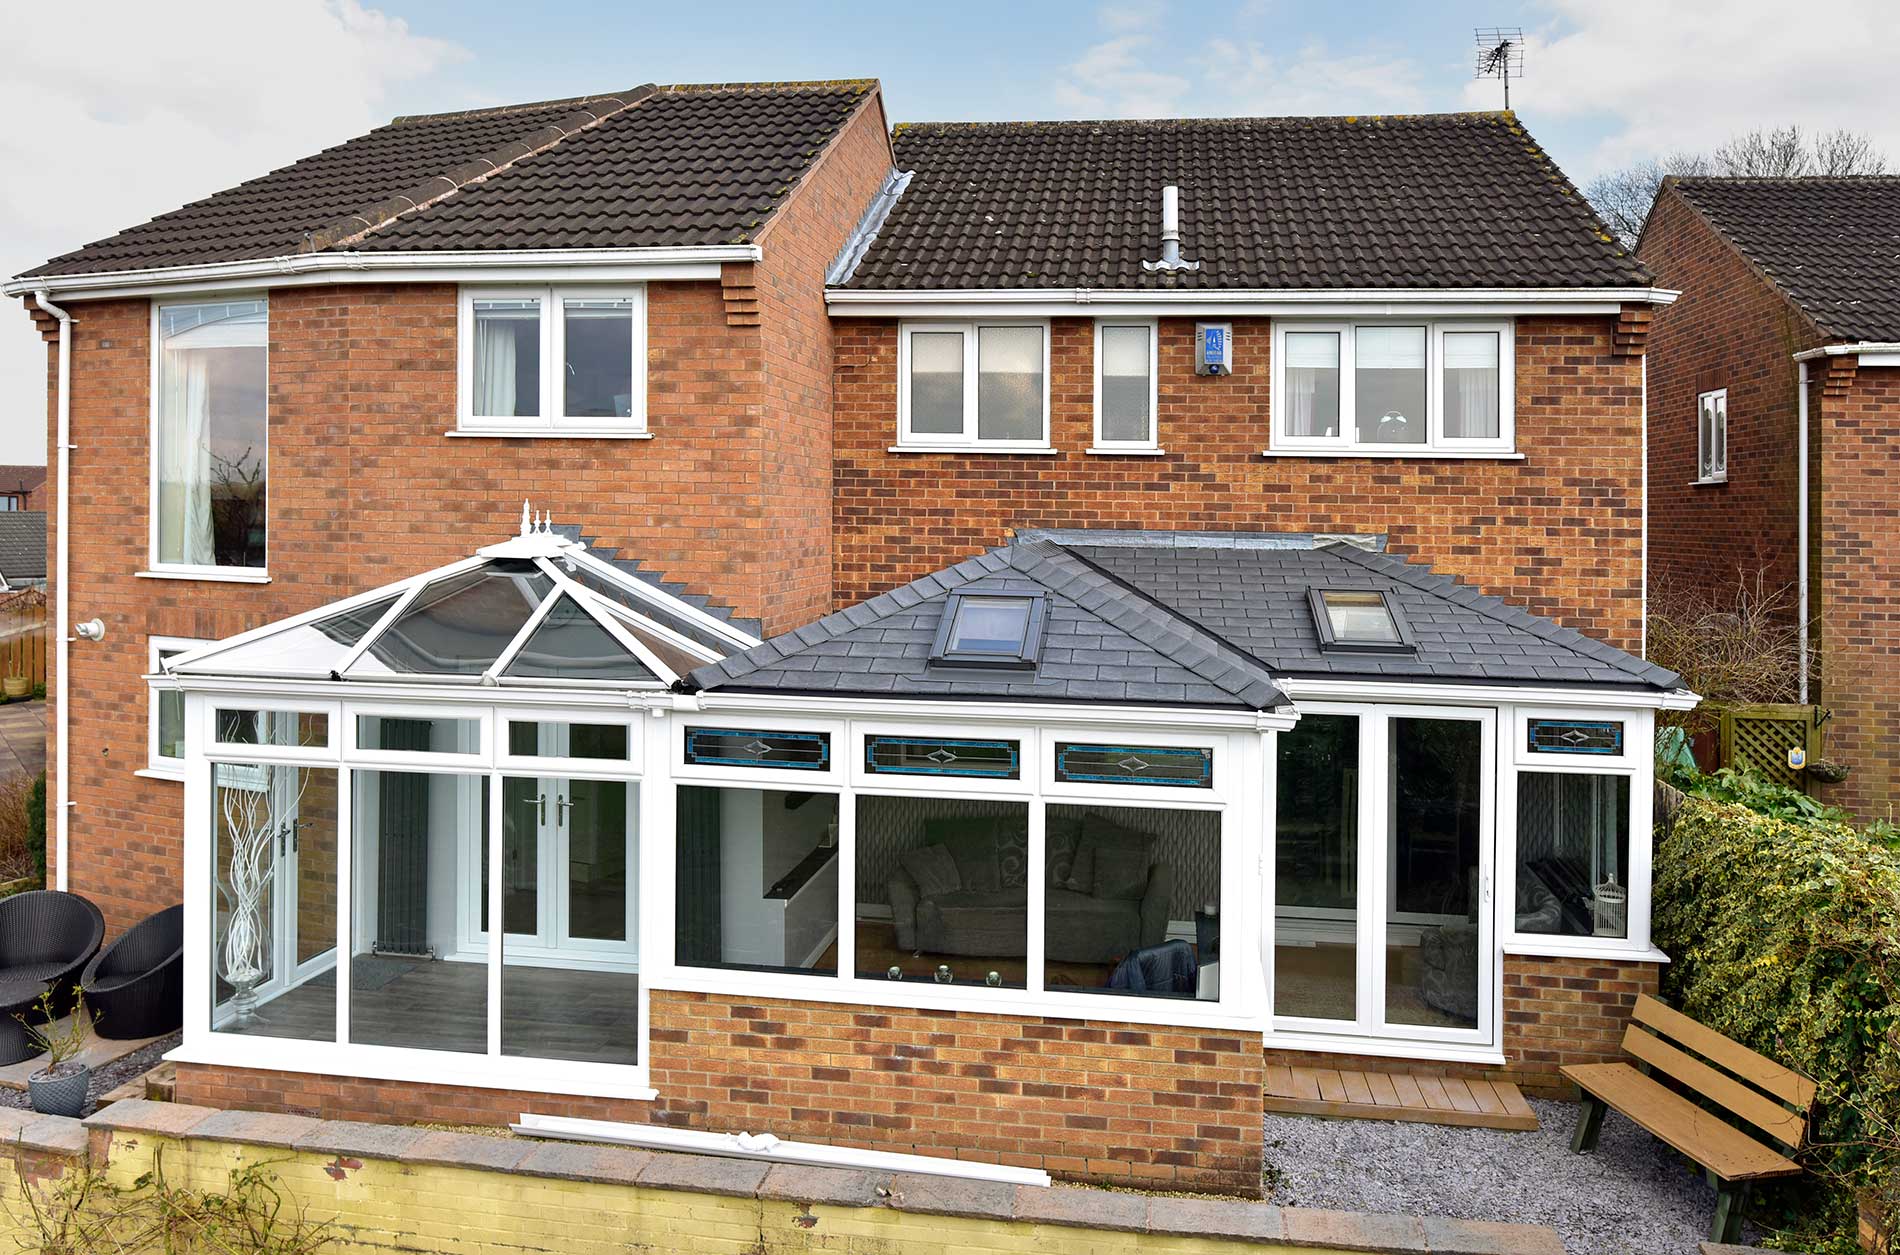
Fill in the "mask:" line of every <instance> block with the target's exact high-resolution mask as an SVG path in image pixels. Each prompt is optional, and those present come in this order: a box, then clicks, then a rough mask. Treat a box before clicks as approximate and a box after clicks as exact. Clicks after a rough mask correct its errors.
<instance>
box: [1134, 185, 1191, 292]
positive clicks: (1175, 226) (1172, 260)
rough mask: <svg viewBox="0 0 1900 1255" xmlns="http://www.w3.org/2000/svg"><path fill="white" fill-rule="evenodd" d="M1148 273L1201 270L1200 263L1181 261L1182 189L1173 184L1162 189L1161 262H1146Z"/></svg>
mask: <svg viewBox="0 0 1900 1255" xmlns="http://www.w3.org/2000/svg"><path fill="white" fill-rule="evenodd" d="M1141 268H1142V269H1143V270H1146V271H1150V272H1154V271H1165V270H1199V269H1200V268H1201V263H1200V262H1198V261H1182V260H1181V189H1180V188H1179V187H1177V186H1176V185H1174V184H1173V183H1170V184H1168V185H1167V186H1166V187H1164V188H1162V189H1161V260H1160V261H1144V262H1142V263H1141Z"/></svg>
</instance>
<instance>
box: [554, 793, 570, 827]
mask: <svg viewBox="0 0 1900 1255" xmlns="http://www.w3.org/2000/svg"><path fill="white" fill-rule="evenodd" d="M573 809H574V803H572V802H570V801H568V800H567V799H566V798H564V797H558V798H556V799H555V800H554V822H555V823H558V824H564V823H566V822H567V813H568V812H569V811H571V810H573Z"/></svg>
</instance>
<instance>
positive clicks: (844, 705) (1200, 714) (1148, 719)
mask: <svg viewBox="0 0 1900 1255" xmlns="http://www.w3.org/2000/svg"><path fill="white" fill-rule="evenodd" d="M676 705H677V707H678V708H679V709H681V710H691V711H698V712H700V713H706V714H711V713H715V712H716V713H721V714H724V713H733V714H737V713H741V712H757V713H760V714H776V715H781V716H792V715H803V716H807V717H811V718H832V719H844V718H856V719H905V720H912V721H918V720H923V721H928V720H942V721H948V722H951V723H966V724H967V723H990V722H995V723H1039V724H1103V723H1117V724H1129V725H1133V726H1138V727H1143V728H1167V727H1175V728H1202V729H1204V728H1224V729H1229V730H1239V731H1244V732H1269V731H1278V732H1284V731H1285V730H1287V729H1288V728H1291V727H1292V726H1293V725H1294V724H1295V723H1296V722H1298V718H1299V717H1298V715H1297V714H1296V713H1295V712H1294V711H1293V710H1292V709H1290V708H1288V707H1281V708H1279V709H1277V710H1260V711H1254V710H1216V709H1212V708H1207V709H1198V708H1191V707H1171V706H1118V705H1111V704H1109V703H1106V702H1104V703H1100V704H1095V705H1069V704H1065V703H1059V702H1046V703H1045V702H1014V701H1009V700H1007V699H1001V700H998V699H992V698H983V697H973V698H910V699H906V698H890V697H860V696H854V697H819V696H814V695H811V694H791V693H785V694H778V693H733V692H710V693H695V694H692V695H690V696H683V697H679V698H676Z"/></svg>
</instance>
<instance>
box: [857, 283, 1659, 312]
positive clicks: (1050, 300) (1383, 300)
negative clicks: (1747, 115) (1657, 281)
mask: <svg viewBox="0 0 1900 1255" xmlns="http://www.w3.org/2000/svg"><path fill="white" fill-rule="evenodd" d="M1678 295H1680V294H1679V293H1677V292H1674V291H1671V290H1669V289H1667V288H1444V289H1438V288H1407V289H1394V288H1353V289H1338V290H1332V289H1315V288H1287V289H1267V288H1234V289H1229V290H1225V291H1206V290H1199V291H1177V290H1158V291H1147V290H1134V289H1125V288H1008V289H1001V288H999V289H994V290H979V289H954V288H940V289H923V290H918V291H905V290H901V289H885V290H871V289H856V288H852V289H832V290H830V291H828V292H826V293H825V305H826V308H827V309H828V310H829V312H830V313H831V314H832V315H833V316H834V317H872V316H877V317H916V318H923V317H946V318H980V317H983V316H985V315H989V316H991V317H999V316H1007V317H1019V318H1027V317H1037V318H1048V317H1060V316H1063V315H1070V316H1075V315H1089V316H1093V317H1101V318H1115V317H1139V316H1148V317H1152V316H1154V315H1155V314H1158V313H1167V314H1173V315H1179V316H1183V317H1185V316H1192V315H1225V316H1229V317H1231V316H1233V315H1236V314H1253V315H1264V316H1274V315H1279V316H1292V315H1298V316H1301V317H1320V316H1329V317H1331V316H1343V315H1350V316H1354V317H1411V316H1417V315H1439V316H1445V315H1477V314H1489V315H1497V314H1511V313H1523V314H1538V313H1542V314H1614V313H1617V312H1618V311H1620V310H1621V309H1622V308H1623V306H1624V305H1626V304H1647V305H1658V306H1661V305H1669V304H1671V303H1673V302H1674V301H1675V299H1676V297H1677V296H1678Z"/></svg>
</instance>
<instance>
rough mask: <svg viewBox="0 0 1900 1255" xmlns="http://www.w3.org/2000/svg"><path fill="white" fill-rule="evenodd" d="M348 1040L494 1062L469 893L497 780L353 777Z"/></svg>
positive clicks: (387, 774) (405, 774)
mask: <svg viewBox="0 0 1900 1255" xmlns="http://www.w3.org/2000/svg"><path fill="white" fill-rule="evenodd" d="M350 788H351V794H352V817H353V820H354V825H353V827H352V829H351V851H352V860H353V870H352V875H353V883H352V887H351V894H352V897H353V901H352V903H351V918H352V921H353V923H352V927H351V934H350V935H351V953H350V1040H351V1041H353V1042H360V1043H363V1044H367V1045H376V1046H406V1047H409V1048H411V1049H415V1050H454V1051H463V1052H467V1053H470V1054H486V1053H487V1052H488V942H487V940H486V938H484V937H482V936H480V935H479V934H474V933H472V932H470V933H469V934H468V935H464V933H463V930H462V928H461V927H460V926H459V923H458V921H459V919H460V917H461V912H462V910H463V907H464V900H463V897H462V895H463V894H464V893H465V892H466V891H467V889H468V888H469V887H471V886H473V885H475V884H477V883H479V878H478V877H477V875H476V874H475V868H474V867H473V866H471V864H473V863H474V862H476V861H477V860H478V859H479V857H480V851H481V849H482V844H483V838H484V836H485V835H486V833H487V832H488V778H487V777H486V776H483V775H447V774H444V775H434V774H429V773H424V772H417V771H380V770H358V771H355V772H352V773H351V777H350Z"/></svg>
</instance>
